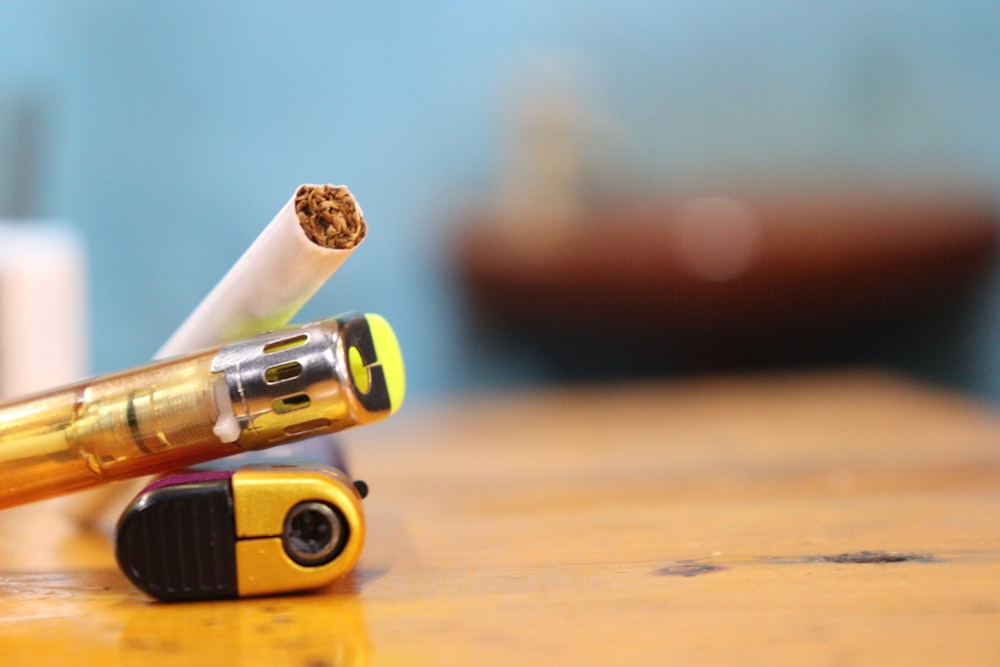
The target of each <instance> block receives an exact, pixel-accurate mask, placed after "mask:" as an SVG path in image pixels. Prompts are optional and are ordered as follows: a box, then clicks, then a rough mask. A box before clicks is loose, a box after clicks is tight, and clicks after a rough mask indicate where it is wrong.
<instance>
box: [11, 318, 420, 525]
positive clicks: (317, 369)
mask: <svg viewBox="0 0 1000 667" xmlns="http://www.w3.org/2000/svg"><path fill="white" fill-rule="evenodd" d="M404 390H405V379H404V373H403V361H402V355H401V353H400V350H399V344H398V342H397V340H396V336H395V334H394V333H393V332H392V329H391V328H390V327H389V324H388V323H387V322H386V321H385V320H384V319H383V318H381V317H379V316H378V315H371V314H367V315H363V314H361V313H347V314H344V315H340V316H338V317H335V318H332V319H328V320H323V321H320V322H315V323H312V324H307V325H304V326H299V327H290V328H287V329H280V330H276V331H271V332H267V333H263V334H259V335H256V336H253V337H250V338H246V339H243V340H240V341H237V342H234V343H231V344H229V345H225V346H223V347H220V348H215V349H212V350H207V351H204V352H199V353H195V354H192V355H188V356H182V357H177V358H174V359H168V360H166V361H162V362H157V363H154V364H149V365H147V366H142V367H139V368H135V369H131V370H127V371H123V372H120V373H113V374H109V375H104V376H100V377H97V378H94V379H91V380H87V381H84V382H81V383H79V384H75V385H70V386H67V387H63V388H61V389H55V390H52V391H49V392H46V393H42V394H37V395H35V396H29V397H26V398H22V399H18V400H15V401H11V402H8V403H5V404H2V405H0V509H3V508H6V507H11V506H14V505H18V504H22V503H26V502H31V501H34V500H40V499H43V498H48V497H51V496H56V495H60V494H64V493H69V492H72V491H78V490H81V489H86V488H89V487H93V486H96V485H98V484H102V483H104V482H109V481H113V480H121V479H128V478H131V477H138V476H141V475H150V474H157V473H163V472H167V471H170V470H176V469H180V468H184V467H186V466H190V465H193V464H196V463H199V462H202V461H207V460H209V459H214V458H219V457H222V456H228V455H230V454H238V453H240V452H243V451H246V450H253V449H262V448H265V447H271V446H273V445H279V444H282V443H284V442H289V441H292V440H296V439H299V438H301V437H304V436H307V435H317V434H320V433H326V432H332V431H339V430H341V429H344V428H348V427H350V426H356V425H363V424H369V423H372V422H375V421H378V420H379V419H382V418H384V417H387V416H388V415H390V414H392V413H393V412H395V411H396V410H397V409H398V408H399V406H400V405H401V403H402V401H403V394H404Z"/></svg>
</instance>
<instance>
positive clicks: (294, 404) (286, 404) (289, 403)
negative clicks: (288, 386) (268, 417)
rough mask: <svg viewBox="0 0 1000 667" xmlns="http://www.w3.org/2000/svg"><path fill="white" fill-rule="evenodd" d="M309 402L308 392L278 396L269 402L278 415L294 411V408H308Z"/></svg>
mask: <svg viewBox="0 0 1000 667" xmlns="http://www.w3.org/2000/svg"><path fill="white" fill-rule="evenodd" d="M310 403H311V401H310V400H309V394H295V395H293V396H285V397H284V398H279V399H278V400H276V401H275V402H274V403H272V404H271V408H272V409H273V410H274V411H275V412H277V413H278V414H279V415H283V414H285V413H288V412H295V411H296V410H302V409H303V408H308V407H309V404H310Z"/></svg>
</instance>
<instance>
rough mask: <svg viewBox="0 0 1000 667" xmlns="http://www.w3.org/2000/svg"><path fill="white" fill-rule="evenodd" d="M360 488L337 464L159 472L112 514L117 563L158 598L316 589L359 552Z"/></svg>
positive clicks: (345, 568) (342, 570) (351, 563)
mask: <svg viewBox="0 0 1000 667" xmlns="http://www.w3.org/2000/svg"><path fill="white" fill-rule="evenodd" d="M365 489H366V487H365V486H364V485H363V484H361V483H357V484H355V483H352V482H351V480H350V479H349V478H348V477H347V476H346V475H345V474H344V473H343V472H342V471H340V470H336V469H334V468H324V467H315V466H308V465H303V466H295V465H279V466H249V467H246V468H241V469H239V470H236V471H213V472H197V473H190V474H182V475H174V476H172V477H167V478H164V479H162V480H159V481H157V482H154V483H153V484H151V485H149V486H148V487H146V488H145V489H144V490H143V491H142V492H140V493H139V495H138V496H136V498H135V499H134V500H133V501H132V502H131V503H130V504H129V506H128V508H127V509H126V510H125V512H124V513H123V514H122V517H121V519H120V521H119V523H118V531H117V537H116V550H115V551H116V557H117V559H118V565H119V567H120V568H121V570H122V572H123V573H124V574H125V575H126V576H127V577H128V578H129V579H130V580H131V581H132V583H134V584H135V585H136V586H137V587H138V588H140V589H141V590H143V591H145V592H146V593H148V594H149V595H151V596H153V597H155V598H157V599H160V600H167V601H180V600H208V599H221V598H235V597H248V596H256V595H271V594H276V593H287V592H293V591H302V590H309V589H313V588H319V587H321V586H324V585H326V584H328V583H330V582H332V581H333V580H335V579H337V578H338V577H340V576H342V575H344V574H346V573H347V572H348V571H349V570H350V569H351V568H352V567H353V566H354V564H355V563H356V562H357V560H358V557H359V556H360V555H361V549H362V547H363V545H364V540H365V520H364V512H363V510H362V507H361V499H362V497H363V494H364V492H365Z"/></svg>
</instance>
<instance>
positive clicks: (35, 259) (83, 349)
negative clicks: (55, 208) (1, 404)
mask: <svg viewBox="0 0 1000 667" xmlns="http://www.w3.org/2000/svg"><path fill="white" fill-rule="evenodd" d="M86 282H87V281H86V258H85V253H84V248H83V242H82V241H81V239H80V237H79V236H78V235H77V234H76V233H74V231H73V230H72V229H70V228H69V227H67V226H65V225H59V224H55V223H40V222H21V221H6V222H3V221H0V398H4V399H6V398H13V397H15V396H20V395H22V394H27V393H31V392H34V391H40V390H43V389H48V388H51V387H55V386H59V385H61V384H65V383H68V382H71V381H73V380H77V379H80V378H82V377H84V376H85V375H86V373H87V371H88V354H87V351H88V349H89V345H88V336H87V284H86Z"/></svg>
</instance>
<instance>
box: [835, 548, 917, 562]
mask: <svg viewBox="0 0 1000 667" xmlns="http://www.w3.org/2000/svg"><path fill="white" fill-rule="evenodd" d="M819 559H820V560H822V561H825V562H827V563H905V562H907V561H917V562H920V563H933V562H935V558H934V556H932V555H930V554H917V553H906V552H890V551H867V550H865V551H855V552H853V553H844V554H835V555H833V556H820V557H819Z"/></svg>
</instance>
